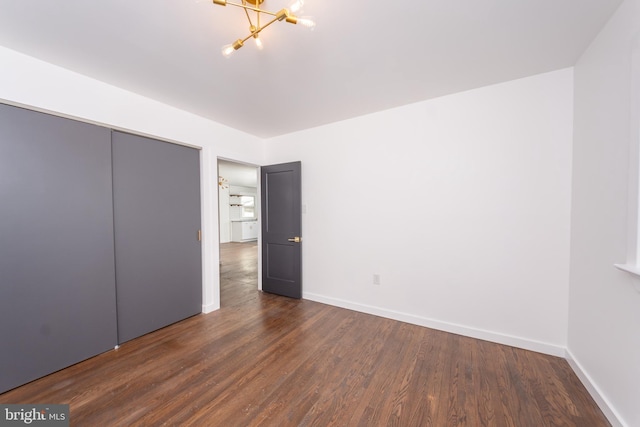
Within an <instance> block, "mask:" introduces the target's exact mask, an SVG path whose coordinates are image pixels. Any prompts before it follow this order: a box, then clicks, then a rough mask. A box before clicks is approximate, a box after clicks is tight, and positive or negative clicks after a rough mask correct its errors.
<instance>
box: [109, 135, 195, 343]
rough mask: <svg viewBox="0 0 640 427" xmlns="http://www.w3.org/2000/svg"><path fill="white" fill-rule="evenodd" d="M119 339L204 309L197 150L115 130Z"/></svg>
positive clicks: (175, 320) (139, 333) (114, 202)
mask: <svg viewBox="0 0 640 427" xmlns="http://www.w3.org/2000/svg"><path fill="white" fill-rule="evenodd" d="M112 143H113V208H114V222H115V259H116V289H117V301H118V339H119V342H121V343H122V342H125V341H129V340H131V339H133V338H136V337H139V336H141V335H144V334H146V333H148V332H151V331H154V330H156V329H159V328H162V327H164V326H167V325H169V324H171V323H174V322H177V321H179V320H182V319H185V318H187V317H189V316H192V315H194V314H198V313H200V312H201V311H202V268H201V248H200V242H199V240H198V232H199V230H200V152H199V151H198V150H195V149H192V148H188V147H183V146H180V145H176V144H170V143H166V142H162V141H157V140H153V139H149V138H143V137H140V136H135V135H129V134H126V133H121V132H113V135H112Z"/></svg>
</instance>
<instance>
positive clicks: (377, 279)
mask: <svg viewBox="0 0 640 427" xmlns="http://www.w3.org/2000/svg"><path fill="white" fill-rule="evenodd" d="M373 284H374V285H377V286H380V275H379V274H374V275H373Z"/></svg>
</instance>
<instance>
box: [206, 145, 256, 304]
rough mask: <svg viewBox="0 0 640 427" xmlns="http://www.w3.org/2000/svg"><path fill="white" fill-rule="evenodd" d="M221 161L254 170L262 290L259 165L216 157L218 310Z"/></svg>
mask: <svg viewBox="0 0 640 427" xmlns="http://www.w3.org/2000/svg"><path fill="white" fill-rule="evenodd" d="M220 160H223V161H225V162H231V163H236V164H238V165H243V166H249V167H251V168H255V170H256V176H257V180H256V196H255V201H256V219H257V221H256V223H257V224H258V240H257V245H258V259H257V264H258V265H257V269H258V284H257V289H258V290H260V291H261V290H262V195H261V189H262V182H261V176H260V168H261V166H260V165H257V164H255V163H251V162H244V161H241V160H236V159H232V158H229V157H221V156H217V157H216V191H215V194H216V198H217V206H218V211H217V231H218V238H217V245H218V249H217V254H218V256H217V258H216V260H214V262H217V263H218V269H217V270H218V277H217V281H216V283H217V286H216V287H217V291H214V292H216V294H217V301H218V309H219V308H220V307H221V305H222V302H221V299H220V292H221V288H220V267H219V266H220V245H221V242H220V240H221V239H220V208H221V206H220V185H218V184H217V182H218V181H217V179H218V176H220V173H219V170H220V169H219V167H220V165H219V161H220Z"/></svg>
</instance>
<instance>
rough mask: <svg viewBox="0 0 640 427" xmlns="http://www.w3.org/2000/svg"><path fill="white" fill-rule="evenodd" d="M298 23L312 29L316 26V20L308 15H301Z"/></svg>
mask: <svg viewBox="0 0 640 427" xmlns="http://www.w3.org/2000/svg"><path fill="white" fill-rule="evenodd" d="M298 24H300V25H303V26H305V27H307V28H308V29H310V30H313V29H314V28H315V27H316V22H315V21H314V20H313V18H311V17H310V16H303V17H302V18H298Z"/></svg>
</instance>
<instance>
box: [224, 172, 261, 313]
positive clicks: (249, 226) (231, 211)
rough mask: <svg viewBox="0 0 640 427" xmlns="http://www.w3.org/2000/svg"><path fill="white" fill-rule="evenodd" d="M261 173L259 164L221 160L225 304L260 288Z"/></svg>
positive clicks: (237, 300) (239, 300) (247, 295)
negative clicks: (259, 178) (259, 179)
mask: <svg viewBox="0 0 640 427" xmlns="http://www.w3.org/2000/svg"><path fill="white" fill-rule="evenodd" d="M259 172H260V169H259V167H257V166H255V165H250V164H246V163H240V162H235V161H232V160H226V159H218V230H219V236H220V248H219V251H220V306H221V307H225V306H226V307H228V306H234V305H237V304H240V303H241V301H243V300H246V298H247V297H250V295H251V294H252V293H255V292H256V291H257V290H258V238H259V234H260V233H259V230H260V225H259V221H260V220H259V218H260V214H259V212H260V211H259V197H258V196H259V184H258V182H259V181H258V177H259Z"/></svg>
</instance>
